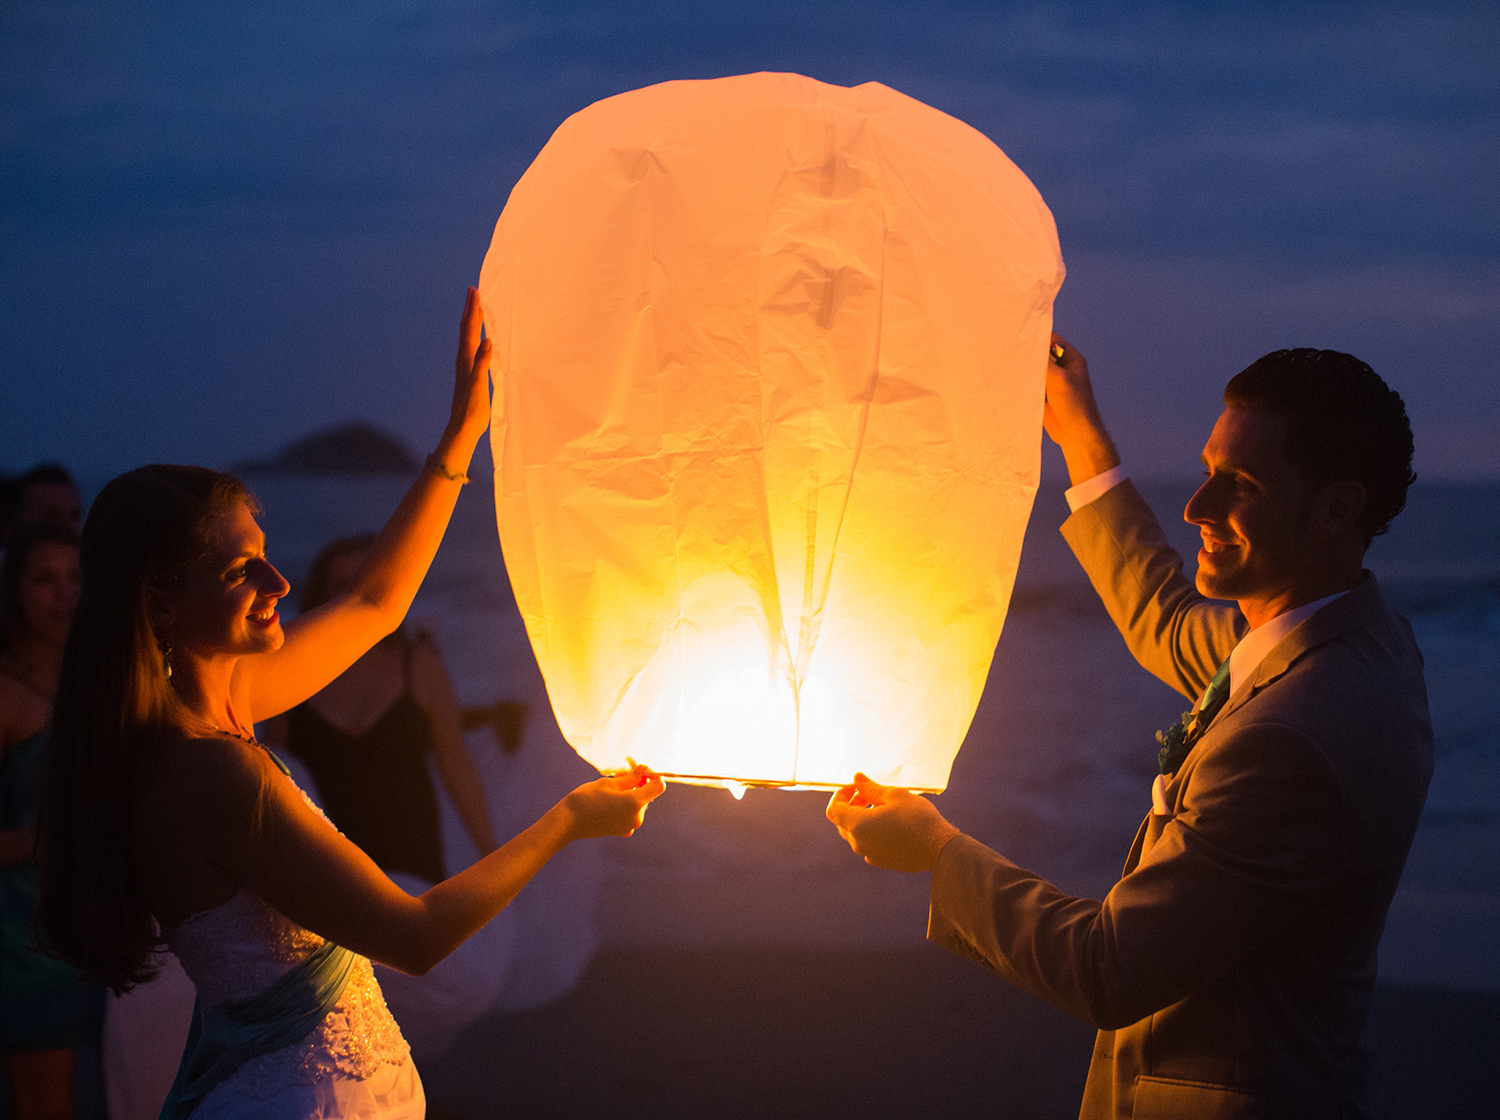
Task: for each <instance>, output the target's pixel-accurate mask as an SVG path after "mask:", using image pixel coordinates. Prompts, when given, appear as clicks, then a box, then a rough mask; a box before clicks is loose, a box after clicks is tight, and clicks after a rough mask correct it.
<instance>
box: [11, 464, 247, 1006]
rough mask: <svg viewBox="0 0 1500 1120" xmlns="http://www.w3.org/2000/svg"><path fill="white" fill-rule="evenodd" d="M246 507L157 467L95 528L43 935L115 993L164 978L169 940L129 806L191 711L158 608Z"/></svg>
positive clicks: (52, 808) (100, 512)
mask: <svg viewBox="0 0 1500 1120" xmlns="http://www.w3.org/2000/svg"><path fill="white" fill-rule="evenodd" d="M240 502H244V503H247V504H249V506H250V508H251V509H252V511H253V510H254V509H255V504H254V500H253V499H252V498H251V497H250V494H249V492H248V491H247V490H246V489H245V485H244V483H242V482H240V480H239V479H237V478H235V477H234V476H233V475H228V474H222V473H220V472H218V471H211V470H208V469H206V468H204V467H184V466H167V465H161V464H158V465H154V466H149V467H140V468H139V469H137V470H133V471H130V472H128V473H127V474H123V475H121V476H120V477H118V478H116V479H115V480H114V481H112V482H110V483H109V484H108V485H107V486H105V488H104V489H103V490H102V491H100V493H99V496H98V497H97V498H95V499H94V503H93V506H92V507H91V508H90V510H89V515H88V520H87V521H86V522H85V523H84V526H83V538H82V548H81V550H80V557H79V559H80V564H81V566H82V569H83V593H82V595H81V597H80V599H79V602H78V610H77V613H76V614H75V615H74V617H73V625H72V629H71V630H70V631H69V632H68V641H67V645H66V646H65V648H64V650H63V660H62V672H61V676H60V678H59V680H58V685H57V699H56V704H55V707H54V709H53V715H52V741H51V744H50V746H49V748H48V752H47V769H46V777H45V779H44V784H43V791H42V804H41V815H40V819H39V821H38V838H37V862H38V864H39V867H40V879H41V883H40V886H41V898H40V902H39V905H38V914H37V917H38V927H39V929H38V932H39V934H40V935H41V939H42V944H43V947H44V948H45V949H47V951H49V952H51V953H54V954H56V955H57V956H60V957H62V958H63V959H64V960H66V961H68V962H69V963H71V964H72V965H74V966H75V967H76V968H78V969H79V970H80V971H82V972H83V973H84V974H85V975H86V976H88V977H90V978H92V979H95V980H99V981H102V982H103V983H105V984H108V985H109V986H110V987H112V988H114V989H115V990H117V991H125V990H127V989H128V988H130V987H131V986H132V985H134V984H138V983H142V982H144V981H146V980H149V979H150V978H151V977H152V976H154V975H155V973H156V968H155V961H154V958H155V954H156V951H157V950H158V949H159V948H160V946H161V935H160V932H159V930H158V927H157V924H156V922H155V921H154V919H153V918H152V916H151V913H150V911H149V910H148V909H147V908H146V905H145V903H144V901H143V900H142V898H141V892H140V889H139V886H138V879H137V876H136V872H135V868H134V866H133V862H132V860H131V855H130V828H129V812H130V799H131V793H132V790H133V788H134V780H135V775H136V771H137V761H138V760H139V758H140V757H141V755H142V752H144V751H147V750H150V749H151V746H152V744H153V742H154V741H156V740H158V739H159V738H160V736H161V734H162V733H163V732H164V731H165V730H166V728H167V727H168V726H169V725H171V724H174V723H176V722H177V721H178V720H179V719H180V717H181V713H182V706H181V704H180V702H179V701H178V699H177V695H176V693H175V692H174V691H173V689H172V687H171V685H170V683H169V681H168V677H167V673H166V671H165V666H164V662H163V654H164V652H165V650H166V646H165V641H164V637H163V635H161V634H158V633H157V632H156V629H155V627H153V625H152V623H151V614H150V611H149V609H148V603H149V599H150V596H151V593H152V591H153V589H164V588H167V587H170V586H171V584H172V583H173V582H174V581H175V580H176V579H177V578H179V577H180V576H181V575H182V574H183V573H184V572H185V571H186V570H187V569H188V568H189V567H191V566H192V565H193V564H194V562H196V561H197V560H199V559H201V558H203V557H204V556H206V555H208V554H209V551H210V549H211V547H212V545H213V532H214V529H215V527H216V525H217V524H218V521H219V518H220V516H221V515H222V514H223V513H225V512H227V511H228V510H229V509H231V508H232V507H233V506H234V505H235V504H236V503H240Z"/></svg>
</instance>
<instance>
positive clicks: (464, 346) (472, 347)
mask: <svg viewBox="0 0 1500 1120" xmlns="http://www.w3.org/2000/svg"><path fill="white" fill-rule="evenodd" d="M483 332H484V304H483V303H482V302H480V299H479V292H478V291H477V290H476V289H474V288H472V287H471V288H470V289H469V296H468V299H466V300H465V301H464V314H463V319H462V320H461V322H460V323H459V328H458V358H457V359H456V361H455V363H454V364H455V367H456V368H455V377H454V381H453V408H452V410H451V412H450V413H449V415H448V433H447V434H451V435H452V436H453V437H454V438H455V439H457V440H460V441H461V442H470V441H472V442H474V443H478V442H479V437H480V436H482V435H483V434H484V430H485V429H486V428H488V427H489V426H490V352H491V349H492V348H491V346H490V340H489V339H488V338H485V337H482V336H483ZM464 465H465V467H467V463H465V464H464ZM456 473H461V472H456Z"/></svg>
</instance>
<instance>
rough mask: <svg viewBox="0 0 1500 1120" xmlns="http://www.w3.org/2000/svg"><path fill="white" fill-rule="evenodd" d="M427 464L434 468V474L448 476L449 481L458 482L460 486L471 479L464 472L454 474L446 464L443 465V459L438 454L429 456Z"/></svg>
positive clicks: (442, 476)
mask: <svg viewBox="0 0 1500 1120" xmlns="http://www.w3.org/2000/svg"><path fill="white" fill-rule="evenodd" d="M427 465H428V466H429V467H430V468H432V473H433V474H435V475H437V476H438V477H439V478H446V479H447V480H448V481H449V482H456V483H458V484H459V485H460V486H462V485H463V484H464V483H466V482H468V481H469V476H468V475H466V474H462V473H459V474H454V473H453V472H452V471H450V470H449V469H448V468H447V467H446V466H444V465H443V461H442V460H441V459H439V458H438V457H437V456H436V455H429V456H427Z"/></svg>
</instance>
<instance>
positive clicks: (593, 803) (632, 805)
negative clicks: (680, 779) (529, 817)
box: [563, 766, 667, 840]
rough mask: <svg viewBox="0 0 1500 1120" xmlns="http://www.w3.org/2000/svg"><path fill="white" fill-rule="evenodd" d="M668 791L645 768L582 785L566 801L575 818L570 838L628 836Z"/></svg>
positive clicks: (572, 821) (664, 785) (569, 811)
mask: <svg viewBox="0 0 1500 1120" xmlns="http://www.w3.org/2000/svg"><path fill="white" fill-rule="evenodd" d="M666 788H667V784H666V782H664V781H663V780H662V778H661V775H659V774H657V773H654V772H653V771H651V770H648V769H646V767H644V766H637V767H635V768H634V769H633V770H629V771H627V772H626V773H624V774H614V775H611V776H609V777H606V778H599V779H598V780H597V781H592V782H589V783H587V784H585V785H581V786H579V787H578V788H577V789H575V790H574V791H573V792H572V793H570V794H568V795H567V796H566V797H564V798H563V805H564V806H565V807H566V808H567V810H568V813H569V814H570V816H571V818H572V820H571V828H570V829H569V832H570V836H569V839H570V840H586V839H590V838H592V837H597V836H629V835H630V834H631V833H633V832H634V831H635V830H636V829H638V828H640V827H641V821H642V820H643V819H644V818H645V816H646V806H647V805H649V804H651V802H652V801H654V800H656V799H657V798H658V797H660V796H661V795H662V792H663V791H664V790H665V789H666Z"/></svg>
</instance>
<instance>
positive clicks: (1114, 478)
mask: <svg viewBox="0 0 1500 1120" xmlns="http://www.w3.org/2000/svg"><path fill="white" fill-rule="evenodd" d="M1124 481H1125V467H1124V466H1123V465H1121V466H1117V467H1110V468H1109V470H1107V471H1102V472H1100V473H1099V474H1096V475H1095V476H1094V477H1093V478H1086V479H1084V480H1083V481H1082V482H1080V483H1079V484H1078V485H1077V486H1074V487H1072V488H1071V489H1069V490H1065V491H1063V497H1064V498H1066V499H1068V509H1069V510H1070V511H1072V512H1073V513H1077V512H1078V511H1079V510H1081V509H1082V508H1083V507H1084V506H1086V505H1088V504H1089V503H1090V502H1092V501H1094V500H1095V499H1096V498H1101V497H1103V496H1104V493H1105V491H1107V490H1113V489H1114V488H1115V487H1116V486H1118V485H1119V484H1120V483H1122V482H1124Z"/></svg>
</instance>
